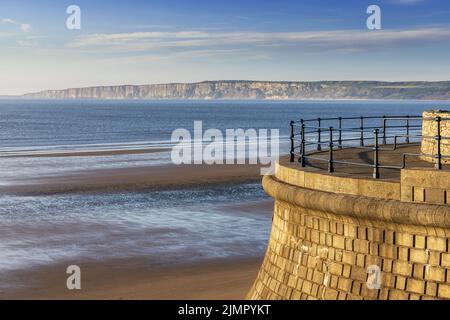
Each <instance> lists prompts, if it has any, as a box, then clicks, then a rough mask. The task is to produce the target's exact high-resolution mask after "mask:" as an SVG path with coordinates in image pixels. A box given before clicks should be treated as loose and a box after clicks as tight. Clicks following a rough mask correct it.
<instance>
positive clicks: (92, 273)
mask: <svg viewBox="0 0 450 320" xmlns="http://www.w3.org/2000/svg"><path fill="white" fill-rule="evenodd" d="M147 264H148V261H146V260H145V259H131V260H130V259H127V260H124V261H120V260H119V261H105V262H102V263H94V264H93V263H86V264H82V265H80V267H81V268H82V288H81V290H74V291H70V290H68V289H67V287H66V278H67V275H66V273H65V271H66V268H67V266H66V265H57V266H49V267H45V268H38V269H36V270H31V271H27V272H18V273H16V274H14V275H13V277H16V278H18V279H21V281H24V280H27V281H29V282H28V283H29V286H28V287H27V288H22V289H19V290H14V291H10V292H0V299H14V300H16V299H20V300H22V299H25V300H61V299H63V300H70V299H76V300H93V299H95V300H97V299H98V300H242V299H244V298H245V296H246V294H247V293H248V291H249V290H250V288H251V286H252V284H253V282H254V281H255V279H256V275H257V272H258V270H259V267H260V266H261V259H252V260H223V261H221V260H218V261H211V262H207V263H201V264H193V265H180V266H165V267H159V268H152V267H148V265H147Z"/></svg>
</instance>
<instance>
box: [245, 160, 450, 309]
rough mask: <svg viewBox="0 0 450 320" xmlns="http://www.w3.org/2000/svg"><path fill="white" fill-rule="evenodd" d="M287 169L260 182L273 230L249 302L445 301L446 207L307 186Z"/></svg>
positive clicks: (448, 287)
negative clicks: (268, 198) (294, 181)
mask: <svg viewBox="0 0 450 320" xmlns="http://www.w3.org/2000/svg"><path fill="white" fill-rule="evenodd" d="M284 169H285V168H284V167H283V166H280V167H279V168H278V171H279V172H278V173H277V177H265V178H264V180H263V185H264V188H265V190H266V192H267V193H268V194H269V195H271V196H272V197H273V198H274V199H275V200H276V201H275V209H274V219H273V227H272V232H271V236H270V241H269V245H268V248H267V252H266V256H265V259H264V262H263V265H262V267H261V270H260V272H259V274H258V276H257V279H256V281H255V283H254V285H253V287H252V289H251V291H250V292H249V294H248V296H247V298H249V299H264V300H266V299H269V300H270V299H295V300H296V299H302V300H303V299H305V300H306V299H324V300H328V299H330V300H334V299H343V300H351V299H382V300H384V299H411V300H413V299H449V298H450V251H449V236H450V207H448V206H447V205H434V204H426V203H415V202H402V201H400V200H395V199H392V200H389V199H386V198H376V197H367V196H361V195H357V194H343V193H340V192H331V191H330V190H327V191H322V190H314V189H310V188H305V187H301V186H298V185H292V183H288V182H286V181H283V180H280V179H282V177H283V174H282V173H280V170H281V171H283V170H284ZM299 171H300V170H299ZM286 176H290V175H286ZM367 183H370V180H367ZM375 183H376V182H375ZM373 188H376V186H374V187H373ZM372 194H374V193H371V195H372Z"/></svg>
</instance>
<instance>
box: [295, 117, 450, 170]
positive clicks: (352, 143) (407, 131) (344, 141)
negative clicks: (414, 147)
mask: <svg viewBox="0 0 450 320" xmlns="http://www.w3.org/2000/svg"><path fill="white" fill-rule="evenodd" d="M423 121H434V122H435V123H436V135H434V136H423V135H422V124H423ZM443 121H450V118H444V117H434V118H423V117H421V116H411V115H407V116H381V117H375V116H370V117H347V118H343V117H339V118H317V119H307V120H305V119H301V120H299V121H291V123H290V126H291V136H290V139H291V151H290V161H291V162H294V161H295V160H296V158H297V159H298V162H299V163H300V165H301V166H302V167H305V166H307V165H308V160H316V161H322V162H327V163H328V172H330V173H332V172H334V171H335V164H346V165H350V166H362V167H370V168H372V170H373V174H372V175H373V178H375V179H378V178H380V169H383V168H384V169H398V170H400V169H404V168H405V167H406V159H407V157H409V156H415V157H427V158H432V159H434V162H435V168H436V169H438V170H441V169H442V161H443V159H450V156H449V155H444V154H442V140H450V137H446V136H443V135H442V132H441V127H442V125H441V123H442V122H443ZM324 124H329V125H330V126H325V125H324ZM336 126H337V127H336ZM325 133H328V138H326V136H325V139H324V134H325ZM336 136H337V137H336ZM380 139H381V144H380ZM422 139H433V140H435V141H436V153H434V154H425V153H403V154H402V158H401V159H402V160H401V163H400V164H398V165H389V164H383V163H380V153H381V152H388V151H391V152H392V151H395V150H397V148H398V146H399V144H400V143H401V144H420V142H421V141H422ZM324 148H327V149H328V157H326V158H324V157H323V156H322V157H321V156H320V155H322V153H321V151H324ZM343 148H359V149H364V150H369V151H370V150H371V151H373V161H372V163H367V162H355V161H349V160H338V159H336V158H335V149H343Z"/></svg>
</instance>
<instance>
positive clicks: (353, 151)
mask: <svg viewBox="0 0 450 320" xmlns="http://www.w3.org/2000/svg"><path fill="white" fill-rule="evenodd" d="M405 153H406V154H409V153H411V154H418V153H420V144H403V145H398V146H397V148H396V149H395V150H393V145H386V146H380V153H379V164H380V165H381V166H395V167H401V166H402V161H403V160H402V158H403V154H405ZM373 154H374V152H373V150H369V149H360V148H345V149H336V150H335V151H334V159H335V160H344V161H348V162H354V163H361V164H370V165H372V164H373ZM308 155H309V156H311V157H315V158H321V159H323V160H325V161H320V160H317V159H308V160H307V162H306V164H307V165H306V167H305V168H302V167H301V166H300V164H299V163H298V157H296V159H295V162H294V163H290V162H289V159H288V158H283V159H281V161H280V162H281V163H282V164H283V165H288V166H293V167H296V168H299V169H304V170H308V171H314V172H324V173H327V172H328V171H327V170H328V162H326V161H328V151H322V152H316V153H309V154H308ZM406 168H428V169H431V168H434V164H433V163H429V162H426V161H423V160H421V159H419V157H417V156H407V157H406ZM334 169H335V172H334V173H333V174H335V175H342V176H349V175H351V176H355V175H356V176H358V177H361V178H371V177H372V173H373V168H371V167H362V166H357V165H352V164H338V163H335V164H334ZM443 170H449V171H450V165H449V166H446V165H444V166H443ZM380 178H381V179H386V180H400V169H384V168H381V169H380Z"/></svg>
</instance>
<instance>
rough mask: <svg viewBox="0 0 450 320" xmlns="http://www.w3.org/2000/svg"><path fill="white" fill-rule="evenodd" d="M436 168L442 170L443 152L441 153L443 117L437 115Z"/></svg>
mask: <svg viewBox="0 0 450 320" xmlns="http://www.w3.org/2000/svg"><path fill="white" fill-rule="evenodd" d="M436 127H437V132H436V156H435V157H436V169H437V170H441V169H442V154H441V141H442V136H441V117H436Z"/></svg>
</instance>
